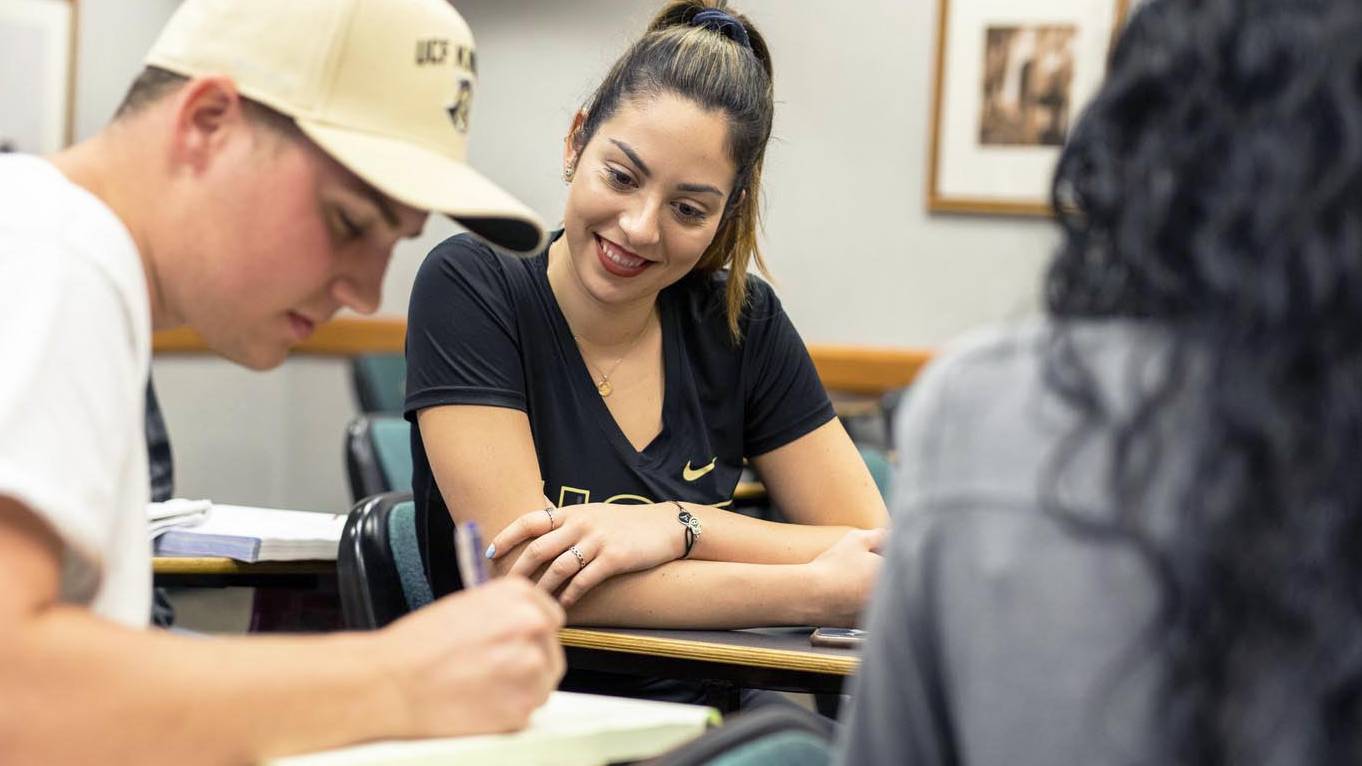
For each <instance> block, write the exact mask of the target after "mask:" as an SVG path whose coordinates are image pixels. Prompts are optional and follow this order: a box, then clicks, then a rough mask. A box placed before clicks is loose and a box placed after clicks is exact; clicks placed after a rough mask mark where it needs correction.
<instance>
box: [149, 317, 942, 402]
mask: <svg viewBox="0 0 1362 766" xmlns="http://www.w3.org/2000/svg"><path fill="white" fill-rule="evenodd" d="M406 334H407V322H406V320H405V319H404V318H402V317H373V318H358V317H340V318H337V319H333V320H331V321H330V322H327V323H326V324H323V325H321V326H320V327H318V328H317V331H316V332H315V333H313V334H312V337H310V338H308V339H307V340H305V341H303V342H302V343H300V344H298V345H297V346H296V347H294V349H293V353H295V354H310V355H313V356H335V357H349V356H355V355H357V354H375V353H394V354H400V353H402V349H403V346H404V343H405V340H406ZM152 346H153V349H154V350H155V352H156V353H157V354H158V355H170V354H206V353H210V351H209V349H208V346H207V345H206V344H204V342H203V339H202V338H200V337H199V335H198V334H197V333H195V332H194V331H193V330H190V329H188V328H181V329H177V330H168V331H165V332H158V333H156V336H155V339H154V340H153V344H152ZM809 355H810V356H812V357H813V364H814V367H816V368H818V376H819V377H820V378H822V380H823V385H824V387H826V388H827V389H828V390H829V391H842V392H846V393H853V394H867V395H876V394H883V393H885V392H888V391H892V390H894V389H896V388H902V387H903V386H906V385H908V384H909V383H911V382H912V381H913V378H915V377H917V374H918V372H919V371H920V370H921V369H922V367H923V366H924V365H925V364H926V363H927V362H928V361H929V360H930V359H931V358H932V351H931V350H930V349H902V348H879V347H869V346H846V345H831V344H822V343H815V344H810V345H809Z"/></svg>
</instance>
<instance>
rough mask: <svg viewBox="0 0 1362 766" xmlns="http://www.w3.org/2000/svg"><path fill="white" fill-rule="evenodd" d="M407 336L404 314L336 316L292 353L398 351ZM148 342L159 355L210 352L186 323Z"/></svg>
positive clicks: (322, 354) (345, 354)
mask: <svg viewBox="0 0 1362 766" xmlns="http://www.w3.org/2000/svg"><path fill="white" fill-rule="evenodd" d="M406 338H407V320H406V319H405V318H403V317H372V318H368V319H364V318H359V317H337V318H336V319H332V320H331V321H329V322H327V323H325V324H323V325H321V326H319V327H318V328H317V331H316V332H314V333H312V337H310V338H308V339H307V340H305V341H303V342H302V343H299V344H298V345H297V346H294V347H293V353H295V354H306V355H311V356H355V355H357V354H384V353H392V354H400V353H402V350H403V348H404V346H405V344H406ZM151 346H152V351H153V353H155V354H157V355H158V356H159V355H170V354H210V353H212V351H211V350H210V349H209V348H208V346H207V345H206V344H205V343H204V342H203V338H200V337H199V334H198V333H196V332H194V331H193V330H191V329H189V328H187V327H181V328H179V329H175V330H167V331H164V332H158V333H156V334H155V336H154V337H153V338H152V344H151Z"/></svg>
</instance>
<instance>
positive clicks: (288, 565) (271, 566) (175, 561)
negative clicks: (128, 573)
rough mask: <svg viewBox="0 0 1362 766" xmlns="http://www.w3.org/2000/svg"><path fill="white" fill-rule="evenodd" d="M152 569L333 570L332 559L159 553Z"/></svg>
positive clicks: (216, 572) (189, 572)
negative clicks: (250, 559)
mask: <svg viewBox="0 0 1362 766" xmlns="http://www.w3.org/2000/svg"><path fill="white" fill-rule="evenodd" d="M151 571H152V573H153V574H158V575H279V574H283V575H295V574H296V575H326V574H334V573H335V571H336V562H335V561H334V560H332V561H325V560H323V561H257V562H255V563H249V562H245V561H237V560H235V559H229V558H219V557H203V558H196V557H190V556H156V557H154V558H153V559H152V560H151Z"/></svg>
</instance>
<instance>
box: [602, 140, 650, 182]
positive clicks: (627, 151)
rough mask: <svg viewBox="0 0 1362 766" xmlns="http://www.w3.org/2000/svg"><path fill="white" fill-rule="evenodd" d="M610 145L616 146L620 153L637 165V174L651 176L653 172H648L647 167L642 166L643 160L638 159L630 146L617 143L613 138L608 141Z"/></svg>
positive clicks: (621, 142)
mask: <svg viewBox="0 0 1362 766" xmlns="http://www.w3.org/2000/svg"><path fill="white" fill-rule="evenodd" d="M610 143H612V144H614V145H615V146H618V147H619V148H620V151H622V152H624V153H625V154H626V155H628V157H629V159H630V160H632V161H633V163H634V164H635V165H638V169H639V172H640V173H642V174H643V175H644V176H651V175H652V174H653V171H651V170H649V169H648V166H647V165H645V164H643V160H642V159H640V158H639V156H638V152H635V151H634V148H633V147H632V146H630V145H628V144H626V143H624V142H623V141H617V140H615V139H613V138H612V139H610Z"/></svg>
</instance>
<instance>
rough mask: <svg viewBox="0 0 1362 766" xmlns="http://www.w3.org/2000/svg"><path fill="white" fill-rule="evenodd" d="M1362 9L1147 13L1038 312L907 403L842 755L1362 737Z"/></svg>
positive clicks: (1115, 73)
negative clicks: (898, 469)
mask: <svg viewBox="0 0 1362 766" xmlns="http://www.w3.org/2000/svg"><path fill="white" fill-rule="evenodd" d="M1359 40H1362V3H1359V2H1357V0H1151V2H1148V3H1146V4H1144V5H1143V6H1142V7H1141V8H1140V10H1139V11H1138V12H1137V13H1136V14H1135V15H1134V18H1133V19H1132V21H1131V22H1130V25H1129V27H1128V28H1127V29H1126V30H1125V31H1124V32H1123V33H1122V35H1121V37H1120V40H1119V41H1118V43H1117V45H1116V48H1115V50H1114V53H1113V57H1112V62H1111V67H1110V72H1109V74H1108V76H1107V79H1106V81H1105V83H1104V85H1103V86H1102V87H1101V89H1100V91H1099V92H1098V93H1097V94H1096V96H1095V98H1094V100H1093V101H1092V102H1091V103H1090V105H1089V106H1088V108H1087V110H1086V112H1085V114H1084V115H1083V116H1082V117H1081V119H1080V121H1079V123H1078V125H1077V126H1076V128H1075V132H1074V134H1073V136H1072V137H1071V140H1070V143H1069V144H1068V146H1067V147H1066V148H1065V149H1064V150H1063V153H1062V156H1061V160H1060V163H1059V166H1058V170H1057V172H1056V175H1055V179H1054V187H1053V199H1054V204H1055V208H1056V209H1057V210H1058V211H1059V213H1058V222H1059V226H1060V228H1061V230H1062V234H1063V238H1062V244H1061V245H1060V247H1059V251H1058V253H1057V255H1056V257H1055V258H1054V261H1053V263H1052V265H1051V267H1050V270H1049V274H1048V276H1047V278H1046V280H1045V300H1046V303H1047V306H1048V317H1047V318H1046V319H1045V320H1043V321H1039V322H1036V323H1034V324H1033V325H1030V326H1027V327H1023V328H1012V329H1008V330H1003V331H999V332H994V333H991V334H986V335H983V336H978V337H975V338H973V339H972V340H969V341H966V342H963V343H962V344H961V345H960V346H958V347H957V348H955V349H954V350H953V352H952V353H950V354H948V355H947V356H946V358H945V359H943V360H941V361H940V362H939V363H937V364H935V365H933V367H932V369H931V370H930V371H929V372H927V373H926V375H925V376H924V377H923V379H922V380H921V381H920V384H919V386H918V387H917V388H916V390H915V392H914V399H913V402H912V405H911V407H910V408H909V410H908V411H907V412H906V413H905V416H904V417H903V419H902V421H901V423H900V424H899V425H900V431H899V433H900V439H899V445H900V460H901V465H902V466H903V467H904V468H903V470H904V472H905V475H903V476H901V477H900V478H899V480H898V481H896V483H895V486H896V487H900V488H902V490H903V491H902V492H901V493H900V495H899V496H898V497H897V498H896V499H895V501H894V502H893V504H892V505H893V511H894V512H895V530H894V533H893V536H892V538H891V541H890V543H889V545H888V554H887V559H886V563H885V567H884V571H883V574H882V578H881V584H880V586H879V591H878V593H877V594H876V597H875V601H874V605H873V607H872V613H871V618H870V631H871V635H872V638H871V642H870V646H869V648H868V651H867V653H866V657H865V662H864V665H863V667H862V670H861V674H860V677H859V680H858V682H857V684H856V694H855V697H854V700H853V703H852V711H851V714H850V720H849V724H848V731H847V732H846V734H847V736H846V737H845V738H844V742H843V745H842V752H841V754H840V757H841V759H842V760H843V761H844V762H849V763H875V764H879V763H913V764H937V763H968V764H994V763H1008V764H1061V763H1062V764H1077V763H1082V764H1152V763H1158V764H1171V763H1179V764H1182V763H1187V764H1191V763H1195V764H1222V763H1225V764H1228V763H1234V764H1243V763H1255V764H1256V763H1265V764H1266V763H1271V764H1288V763H1292V764H1294V763H1311V764H1341V763H1350V764H1355V763H1359V762H1362V555H1359V550H1360V549H1362V471H1359V470H1358V467H1357V461H1358V459H1359V456H1362V44H1359V42H1358V41H1359Z"/></svg>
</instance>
